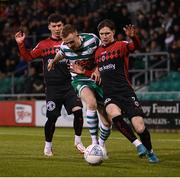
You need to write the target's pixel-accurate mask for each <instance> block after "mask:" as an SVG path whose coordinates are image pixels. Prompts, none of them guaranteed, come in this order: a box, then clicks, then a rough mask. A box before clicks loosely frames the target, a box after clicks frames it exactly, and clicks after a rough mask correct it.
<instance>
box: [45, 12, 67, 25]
mask: <svg viewBox="0 0 180 178" xmlns="http://www.w3.org/2000/svg"><path fill="white" fill-rule="evenodd" d="M51 22H54V23H57V22H62V23H63V24H64V19H63V17H62V16H61V15H60V14H58V13H53V14H50V15H49V17H48V24H50V23H51Z"/></svg>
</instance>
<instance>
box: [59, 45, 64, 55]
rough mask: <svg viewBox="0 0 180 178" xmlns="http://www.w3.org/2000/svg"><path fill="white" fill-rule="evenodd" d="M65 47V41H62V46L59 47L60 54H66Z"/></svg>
mask: <svg viewBox="0 0 180 178" xmlns="http://www.w3.org/2000/svg"><path fill="white" fill-rule="evenodd" d="M64 48H65V45H63V43H62V44H61V45H60V48H59V51H58V54H60V55H61V56H65V52H64Z"/></svg>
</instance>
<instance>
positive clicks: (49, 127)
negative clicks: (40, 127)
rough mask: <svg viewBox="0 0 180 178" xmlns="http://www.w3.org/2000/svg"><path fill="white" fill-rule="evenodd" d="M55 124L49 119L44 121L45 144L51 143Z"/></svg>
mask: <svg viewBox="0 0 180 178" xmlns="http://www.w3.org/2000/svg"><path fill="white" fill-rule="evenodd" d="M55 123H56V121H54V120H52V119H49V118H48V120H47V121H46V124H45V127H44V132H45V140H46V141H47V142H52V139H53V134H54V131H55Z"/></svg>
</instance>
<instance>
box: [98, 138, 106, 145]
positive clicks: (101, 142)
mask: <svg viewBox="0 0 180 178" xmlns="http://www.w3.org/2000/svg"><path fill="white" fill-rule="evenodd" d="M104 142H105V141H104V140H102V139H101V138H99V145H100V146H102V147H103V146H104Z"/></svg>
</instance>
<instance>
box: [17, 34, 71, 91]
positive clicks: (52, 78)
mask: <svg viewBox="0 0 180 178" xmlns="http://www.w3.org/2000/svg"><path fill="white" fill-rule="evenodd" d="M61 42H62V41H61V39H59V40H57V39H53V38H51V37H49V38H47V39H45V40H42V41H40V42H39V43H38V44H37V45H36V47H35V48H34V49H33V50H30V51H28V50H27V49H26V47H25V45H24V43H22V44H19V45H18V46H19V51H20V55H21V56H22V57H23V59H24V60H25V61H31V60H33V59H36V58H42V62H43V72H44V79H45V84H46V85H52V86H61V87H62V88H65V87H66V84H67V85H70V82H71V75H70V72H69V70H68V68H67V64H66V62H65V61H62V62H60V63H58V64H57V65H56V66H55V69H54V70H51V71H48V70H47V65H48V62H49V61H50V60H52V59H54V57H55V54H56V53H57V52H58V51H59V48H60V44H61ZM66 81H67V82H66Z"/></svg>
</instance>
